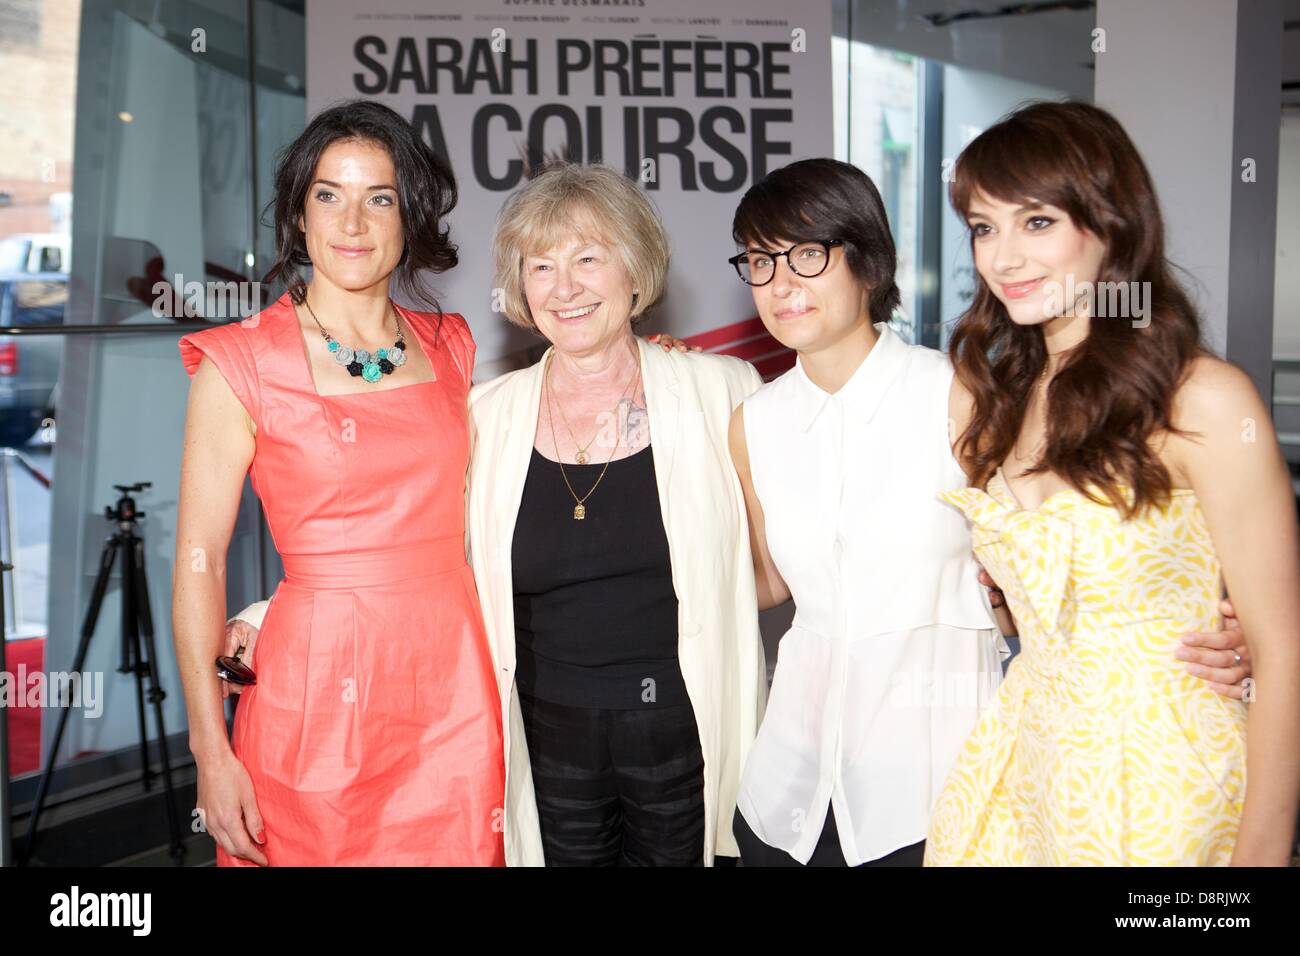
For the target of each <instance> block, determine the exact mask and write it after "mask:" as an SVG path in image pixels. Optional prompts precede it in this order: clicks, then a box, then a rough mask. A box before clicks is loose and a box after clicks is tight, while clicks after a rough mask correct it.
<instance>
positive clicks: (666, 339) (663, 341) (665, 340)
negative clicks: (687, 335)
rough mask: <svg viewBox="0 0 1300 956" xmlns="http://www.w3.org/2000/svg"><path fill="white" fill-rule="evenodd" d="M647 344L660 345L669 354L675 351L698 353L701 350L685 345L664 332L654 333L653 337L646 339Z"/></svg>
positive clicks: (697, 347) (696, 346)
mask: <svg viewBox="0 0 1300 956" xmlns="http://www.w3.org/2000/svg"><path fill="white" fill-rule="evenodd" d="M646 341H647V342H654V343H655V344H656V345H662V346H663V348H664V351H665V352H671V351H672V350H673V349H676V350H677V351H679V352H699V351H702V349H701V348H700V347H699V346H698V345H687V344H686V343H685V342H683V341H682V340H681V339H675V338H673V337H672V336H671V335H669V334H668V333H666V332H656V333H655V334H654V335H650V336H647V337H646Z"/></svg>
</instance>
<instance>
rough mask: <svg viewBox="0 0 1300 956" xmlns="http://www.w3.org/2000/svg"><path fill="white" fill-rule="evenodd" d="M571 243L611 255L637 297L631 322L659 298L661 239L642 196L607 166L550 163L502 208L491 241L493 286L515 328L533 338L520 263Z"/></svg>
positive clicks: (663, 264) (664, 262)
mask: <svg viewBox="0 0 1300 956" xmlns="http://www.w3.org/2000/svg"><path fill="white" fill-rule="evenodd" d="M573 235H577V236H580V237H582V238H584V239H587V240H590V241H599V242H602V243H604V244H606V245H609V246H611V247H613V248H614V249H616V250H617V251H618V254H619V256H620V258H621V259H622V260H623V265H624V267H625V268H626V269H627V271H628V274H629V275H630V276H631V277H632V288H633V289H635V290H636V292H637V296H636V299H635V301H634V302H633V303H632V315H631V318H632V321H633V322H635V321H636V320H637V319H639V318H640V317H641V316H643V315H644V314H645V313H646V311H647V310H648V309H649V308H650V307H651V306H653V305H654V304H655V303H656V302H658V301H659V300H660V299H661V298H662V297H663V294H664V288H665V286H666V284H667V280H668V234H667V233H666V232H665V231H664V226H663V223H662V222H660V220H659V214H658V213H657V212H656V211H655V208H654V206H653V205H651V203H650V200H649V199H648V198H647V197H646V195H645V194H644V193H643V192H642V191H641V190H640V189H639V188H638V187H637V185H636V183H634V182H632V180H630V179H628V178H627V177H625V176H623V175H622V174H621V173H619V172H618V171H616V170H614V169H611V168H610V167H608V166H602V165H589V166H586V165H582V164H579V163H568V162H562V163H553V164H550V165H548V166H546V167H545V168H544V169H543V170H542V171H541V172H540V173H538V174H537V176H536V177H535V178H534V179H533V180H532V181H531V182H529V183H528V185H526V186H525V187H524V188H523V189H521V190H519V191H518V192H517V193H515V194H514V195H513V196H511V197H510V198H509V199H508V200H507V201H506V203H505V205H504V206H503V207H502V208H501V214H500V215H499V216H498V217H497V227H496V233H495V234H494V235H493V237H492V256H493V259H494V260H495V262H496V281H495V285H496V287H497V289H499V290H500V291H501V293H503V296H502V298H503V303H502V305H503V308H504V310H505V314H506V318H508V319H509V320H510V321H511V322H513V323H514V324H515V325H521V326H523V327H524V328H526V329H532V330H534V331H536V330H537V324H536V323H535V322H534V321H533V316H532V312H531V310H529V308H528V299H527V297H526V296H525V295H524V282H523V263H524V257H525V256H530V255H538V254H540V253H542V252H545V251H546V250H548V249H552V248H554V247H555V246H556V245H558V244H559V243H560V242H562V241H564V240H565V239H566V238H568V237H570V236H573Z"/></svg>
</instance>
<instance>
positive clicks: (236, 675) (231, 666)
mask: <svg viewBox="0 0 1300 956" xmlns="http://www.w3.org/2000/svg"><path fill="white" fill-rule="evenodd" d="M243 653H244V649H243V647H240V648H239V650H237V651H235V656H234V657H218V658H217V676H218V677H220V678H221V679H222V680H225V681H230V683H232V684H243V685H245V686H250V685H252V684H256V683H257V675H256V674H254V673H253V669H252V668H251V667H249V666H248V665H247V664H245V663H244V662H243V661H241V660H240V659H239V658H240V657H241V656H243Z"/></svg>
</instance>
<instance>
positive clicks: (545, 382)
mask: <svg viewBox="0 0 1300 956" xmlns="http://www.w3.org/2000/svg"><path fill="white" fill-rule="evenodd" d="M554 357H555V353H554V352H551V354H550V355H548V356H547V357H546V368H545V369H543V371H542V387H543V388H544V389H545V391H546V411H547V418H549V419H550V423H551V444H552V445H553V446H554V448H555V463H556V464H557V465H559V466H560V477H561V478H563V479H564V487H566V488H568V489H569V494H571V495H572V496H573V501H574V505H573V520H574V521H584V520H586V517H587V504H586V502H587V499H588V498H590V497H591V496H592V494H593V493H594V492H595V491H596V489H597V488H599V487H600V483H601V481H603V480H604V478H605V472H607V471H609V463H610V462H611V461H613V460H614V456H615V455H617V454H618V448H619V445H621V444H622V443H623V436H622V429H617V430H616V431H617V434H616V437H615V439H614V450H613V451H611V452H610V453H609V458H607V459H606V460H605V467H604V468H602V469H601V470H600V475H599V476H598V477H597V478H596V483H595V484H594V485H592V486H591V489H590V490H589V491H588V492H587V493H586V494H585V495H583V496H582V497H581V498H579V497H578V493H577V492H576V491H574V490H573V485H572V484H570V482H569V476H568V473H566V472H565V470H564V462H563V461H562V460H561V459H560V443H559V441H558V440H557V439H556V437H555V409H554V407H553V406H552V404H551V360H552V359H553V358H554ZM640 377H641V363H640V362H639V361H638V362H637V366H636V372H634V373H633V375H632V381H631V382H629V383H628V386H627V388H624V389H623V395H627V389H628V388H631V387H632V386H633V385H635V384H636V382H637V380H638V379H639V378H640ZM622 402H623V399H622V398H620V399H619V404H620V405H621V404H622ZM561 417H563V412H561ZM564 424H565V427H566V428H568V424H569V423H568V422H567V421H566V422H565V423H564ZM597 434H600V433H599V431H598V432H597ZM569 435H570V436H572V435H573V432H572V431H570V432H569ZM592 441H595V438H593V439H592ZM574 444H575V445H576V444H577V439H574ZM587 444H588V445H590V444H591V442H587ZM579 464H583V462H581V461H580V462H579Z"/></svg>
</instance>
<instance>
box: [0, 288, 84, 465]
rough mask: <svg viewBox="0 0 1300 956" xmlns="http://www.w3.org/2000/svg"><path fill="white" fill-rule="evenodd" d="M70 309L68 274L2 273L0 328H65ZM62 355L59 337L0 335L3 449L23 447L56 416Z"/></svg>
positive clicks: (1, 431) (0, 435)
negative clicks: (58, 326) (65, 320)
mask: <svg viewBox="0 0 1300 956" xmlns="http://www.w3.org/2000/svg"><path fill="white" fill-rule="evenodd" d="M67 303H68V277H67V275H66V274H64V273H61V272H44V273H26V272H10V273H0V328H8V327H11V326H12V327H18V328H22V327H27V326H36V325H62V324H63V322H64V311H65V309H66V308H67ZM62 355H63V341H62V339H61V338H60V337H59V336H57V335H4V334H0V447H12V448H20V447H22V446H23V445H25V444H26V443H27V441H28V440H29V439H30V438H31V437H32V435H33V434H34V433H35V432H36V430H37V429H38V428H39V427H40V425H41V422H42V421H43V420H44V419H45V418H46V417H52V416H53V413H54V403H55V399H54V393H55V387H56V386H57V385H58V380H59V364H60V362H61V361H62Z"/></svg>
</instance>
